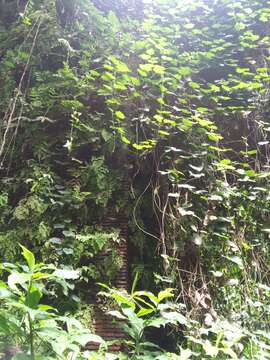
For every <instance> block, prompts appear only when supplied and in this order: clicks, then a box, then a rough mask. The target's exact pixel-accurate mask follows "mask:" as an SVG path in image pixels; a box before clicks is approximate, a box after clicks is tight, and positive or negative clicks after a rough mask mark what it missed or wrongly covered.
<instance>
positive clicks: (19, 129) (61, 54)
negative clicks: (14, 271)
mask: <svg viewBox="0 0 270 360" xmlns="http://www.w3.org/2000/svg"><path fill="white" fill-rule="evenodd" d="M269 20H270V3H269V1H267V0H239V1H233V0H219V1H215V0H213V1H210V0H197V1H193V0H155V1H153V2H150V1H139V0H133V1H124V0H121V1H100V0H93V1H90V0H74V1H71V0H47V1H45V0H29V1H25V0H24V1H15V0H11V1H2V2H1V3H0V116H1V124H0V174H1V179H0V255H1V259H2V261H8V262H13V263H15V262H16V261H17V260H19V259H20V251H21V248H20V246H19V244H23V245H24V246H26V247H27V248H29V249H30V250H31V251H33V253H35V256H36V258H37V259H38V262H39V261H40V262H46V261H47V259H48V258H49V259H50V262H52V263H54V266H56V267H58V268H61V269H62V270H63V271H64V270H65V269H66V268H69V267H70V266H72V267H73V268H74V269H76V270H77V271H78V274H79V275H78V278H77V279H76V281H75V282H73V283H72V284H69V286H68V288H66V289H65V291H64V296H62V290H60V289H59V288H55V289H54V296H51V298H50V297H49V298H50V301H51V302H52V304H54V303H55V302H56V303H57V305H60V306H59V311H60V313H61V315H64V313H65V312H69V313H76V312H77V313H79V314H80V316H82V317H83V312H84V311H85V312H86V313H87V311H90V310H89V303H91V301H90V300H91V296H92V294H94V293H95V292H96V291H97V287H96V283H97V282H102V283H108V284H111V283H112V282H113V279H114V277H115V274H116V273H117V271H118V270H119V268H120V267H121V265H122V263H121V259H119V256H118V254H117V252H116V251H115V249H116V247H117V244H118V243H119V241H120V240H121V239H120V238H121V237H120V235H119V229H114V228H111V229H109V230H108V229H107V228H105V227H104V226H103V224H104V219H106V218H107V217H108V216H111V214H112V213H113V214H126V215H128V218H129V247H130V269H131V273H132V276H133V275H134V274H136V273H137V274H139V278H140V281H139V283H138V287H141V288H144V289H148V290H149V291H153V293H156V292H159V291H160V290H162V289H164V288H167V286H168V285H169V286H170V287H172V288H175V298H174V304H173V303H172V302H171V303H170V305H169V306H170V309H171V310H173V307H174V306H176V307H177V310H175V311H179V309H181V314H182V316H184V318H185V319H186V320H185V322H184V323H182V324H181V326H179V324H175V323H174V324H173V323H170V325H167V326H166V327H165V330H164V332H165V333H166V334H167V336H168V337H167V341H166V344H163V343H162V344H159V345H160V347H161V348H164V349H166V350H167V351H172V352H175V354H180V352H181V355H179V356H180V359H188V358H196V356H197V357H198V358H205V359H207V358H212V359H215V358H218V359H223V358H224V359H227V358H235V359H237V358H241V359H267V358H269V348H270V343H269V341H270V340H269V339H270V335H269V321H270V307H269V295H270V284H269V270H268V269H269V266H270V252H269V236H270V235H269V234H270V226H269V208H270V188H269V176H270V170H269V132H270V122H269V106H270V105H269V80H270V74H269V61H270V53H269V50H270V48H269V46H270V45H269V44H270V34H269ZM124 182H128V183H129V184H130V191H129V194H126V191H124V190H123V183H124ZM105 250H106V251H107V255H108V256H107V257H105V258H101V257H100V256H99V255H100V253H102V252H104V251H105ZM149 294H150V293H148V295H149ZM148 295H145V296H146V298H147V296H148ZM48 296H49V295H48ZM57 296H58V298H57ZM126 296H129V295H126ZM55 299H57V300H55ZM59 299H61V300H59ZM89 299H90V300H89ZM150 300H151V299H150ZM180 304H181V306H180ZM118 306H121V304H118ZM152 306H153V304H152ZM150 308H151V306H150ZM82 309H86V310H82ZM131 309H132V310H133V311H135V310H136V311H137V310H138V309H135V308H132V306H131ZM124 311H126V309H125V310H124ZM136 311H135V313H134V314H132V315H130V313H129V314H127V313H126V314H124V315H123V313H122V316H126V317H128V316H129V315H130V316H133V319H136V316H137V315H138V314H137V312H136ZM138 311H139V310H138ZM118 315H119V314H118ZM152 315H153V314H150V313H148V314H147V313H146V314H145V316H146V318H145V320H143V321H145V322H147V321H148V320H149V317H151V316H152ZM134 321H135V322H136V321H137V320H134ZM138 324H139V326H142V329H143V331H142V332H141V333H140V335H141V337H142V338H143V342H145V341H146V340H147V339H148V338H149V339H150V340H151V331H146V332H145V333H144V325H143V324H142V322H141V321H138ZM232 324H233V325H232ZM148 330H149V329H148ZM160 331H161V330H160ZM168 334H169V335H168ZM232 334H233V336H232ZM157 336H158V335H157ZM131 337H132V336H131ZM139 339H140V336H139ZM145 339H146V340H145ZM150 340H149V341H150ZM138 341H139V340H138V337H137V338H136V341H135V343H136V342H137V343H138ZM153 341H154V340H153ZM150 342H151V343H152V340H151V341H150ZM139 343H140V341H139ZM137 345H138V344H137ZM137 345H136V346H137ZM136 346H135V347H134V345H132V346H131V349H133V350H134V349H135V350H134V351H133V355H134V354H135V355H134V356H137V358H138V359H139V356H143V358H144V359H146V358H147V357H146V356H149V357H150V356H151V355H150V354H148V355H146V354H144V353H143V351H144V350H143V346H140V345H138V347H136ZM138 348H139V350H138ZM179 348H181V349H180V350H179ZM147 352H148V353H149V351H148V350H147ZM153 354H154V352H153ZM87 356H88V355H87ZM89 356H90V355H89ZM93 356H103V357H104V356H105V355H93ZM119 356H120V355H119ZM121 356H125V355H124V354H122V355H121ZM152 356H153V357H154V356H156V358H160V359H162V358H163V357H158V356H159V355H152ZM162 356H163V355H162ZM164 356H165V355H164ZM166 356H172V357H171V358H174V357H173V356H174V355H166ZM175 356H177V355H175ZM123 358H124V357H123ZM150 358H151V357H150ZM154 358H155V357H154ZM167 358H170V357H167ZM175 358H177V357H175Z"/></svg>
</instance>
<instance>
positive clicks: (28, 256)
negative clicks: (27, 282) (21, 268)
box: [20, 245, 36, 271]
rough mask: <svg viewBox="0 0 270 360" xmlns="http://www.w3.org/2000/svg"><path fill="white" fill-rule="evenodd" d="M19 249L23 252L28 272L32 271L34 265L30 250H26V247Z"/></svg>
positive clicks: (33, 257)
mask: <svg viewBox="0 0 270 360" xmlns="http://www.w3.org/2000/svg"><path fill="white" fill-rule="evenodd" d="M20 247H21V248H22V250H23V251H22V255H23V257H24V258H25V260H26V262H27V264H28V267H29V270H30V271H33V270H34V268H35V263H36V261H35V256H34V254H33V253H32V252H31V251H30V250H28V249H26V247H24V246H23V245H20Z"/></svg>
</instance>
